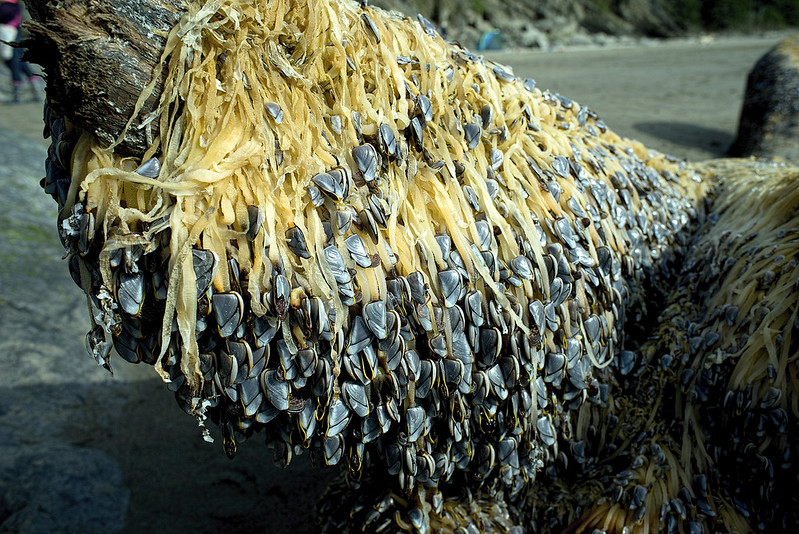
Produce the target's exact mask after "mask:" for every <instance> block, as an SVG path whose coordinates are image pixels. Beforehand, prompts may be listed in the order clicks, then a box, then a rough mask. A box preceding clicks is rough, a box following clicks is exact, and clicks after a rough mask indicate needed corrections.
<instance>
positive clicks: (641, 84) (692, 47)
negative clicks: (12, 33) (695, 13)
mask: <svg viewBox="0 0 799 534" xmlns="http://www.w3.org/2000/svg"><path fill="white" fill-rule="evenodd" d="M781 37H782V35H777V34H770V35H767V36H761V37H739V38H723V39H717V40H713V41H710V42H707V43H700V42H699V41H697V40H688V41H675V42H670V43H665V44H659V45H657V46H651V45H649V46H640V47H635V48H617V49H593V50H588V49H586V50H575V49H569V50H563V51H558V52H553V53H546V52H529V51H506V52H497V53H493V54H491V57H492V58H494V59H496V60H498V61H500V62H502V63H506V64H509V65H511V66H513V68H514V71H515V73H516V74H517V75H519V76H524V77H528V76H529V77H532V78H534V79H535V80H536V81H537V82H538V86H539V87H541V88H547V89H550V90H551V91H553V92H558V93H561V94H563V95H565V96H568V97H570V98H572V99H574V100H577V101H578V102H584V103H587V104H588V105H590V106H591V107H592V108H593V109H594V110H595V111H597V112H598V113H599V115H600V116H601V117H602V118H603V119H604V120H605V122H606V123H607V124H608V125H609V126H610V127H611V128H613V129H615V130H616V131H617V132H619V133H620V134H622V135H625V136H630V137H635V138H638V139H640V140H642V141H644V142H645V143H646V144H647V145H649V146H650V147H652V148H657V149H660V150H663V151H665V152H668V153H671V154H672V155H675V156H678V157H684V158H688V159H691V160H701V159H707V158H713V157H719V156H722V155H723V153H724V151H725V149H726V147H727V146H728V145H729V144H730V143H731V142H732V140H733V137H734V134H735V130H736V128H737V120H738V114H739V111H740V110H739V108H740V104H741V100H742V96H743V91H744V86H745V82H746V75H747V73H748V71H749V69H750V68H751V67H752V65H753V64H754V62H755V61H756V60H757V59H758V58H759V57H760V56H761V55H762V54H764V53H765V52H766V51H767V50H768V49H769V48H771V47H772V46H773V45H774V44H776V42H777V41H778V40H779V39H780V38H781ZM0 76H2V74H0ZM2 79H3V78H2V77H0V81H1V80H2ZM40 136H41V106H40V105H39V104H34V103H26V104H20V105H13V106H12V105H3V104H0V146H2V147H3V149H2V150H0V183H2V186H3V191H4V192H3V194H2V195H0V332H2V334H3V335H2V336H0V531H2V532H54V531H64V532H114V531H122V532H147V531H153V532H165V533H170V532H189V531H191V532H255V531H264V530H268V531H269V532H274V533H282V532H293V533H303V532H314V531H316V530H317V529H316V527H315V517H314V502H315V500H316V498H318V496H319V495H320V494H321V492H322V491H323V488H324V486H325V483H326V480H327V479H328V478H329V477H330V476H331V472H330V470H326V471H322V472H320V471H312V470H311V469H310V468H309V466H308V463H307V462H306V461H304V458H301V459H300V461H296V462H295V463H296V465H293V466H292V467H291V468H290V469H288V470H285V471H283V470H279V469H276V468H274V467H272V463H271V453H270V451H268V450H267V449H266V448H265V447H264V445H263V442H262V440H261V439H260V438H259V437H258V436H256V437H254V438H253V439H252V440H251V441H250V442H247V443H245V444H244V445H243V446H241V447H240V453H239V456H238V457H237V458H236V459H235V460H233V461H229V460H228V459H227V458H226V457H225V456H224V455H223V453H222V450H221V446H220V445H219V440H217V443H216V444H213V445H208V444H206V443H204V442H203V441H202V440H201V438H200V432H199V431H198V430H197V427H196V425H195V423H194V421H193V420H192V419H191V418H190V417H188V416H186V415H185V414H183V413H182V411H181V410H180V409H179V408H178V406H177V405H176V403H175V401H174V400H173V397H172V394H171V393H169V392H168V391H167V390H166V388H165V387H164V385H163V384H161V383H160V381H159V380H158V379H157V378H156V375H155V373H154V372H153V371H152V370H151V369H149V368H145V367H143V366H132V365H130V364H127V363H125V362H123V361H122V360H119V359H117V360H116V361H117V363H116V371H117V374H116V375H115V376H114V377H111V376H110V375H108V374H107V373H106V372H105V371H103V370H102V369H99V368H98V367H97V366H96V365H95V363H94V361H93V360H92V359H91V358H90V357H89V356H88V355H87V354H86V352H85V349H84V348H83V337H84V335H85V332H86V330H87V328H88V318H87V316H86V309H85V298H83V297H82V296H81V292H80V291H79V289H78V288H77V287H76V286H75V285H74V284H73V282H72V280H71V279H70V277H69V275H68V272H67V266H66V264H65V263H64V262H63V261H61V259H60V258H61V255H62V253H63V249H62V247H61V246H60V244H59V242H58V238H57V237H56V232H55V228H54V227H55V216H56V214H55V204H54V203H53V202H52V200H51V199H50V198H49V197H46V196H45V195H44V193H43V192H42V191H41V189H40V188H39V185H38V181H39V179H40V177H41V176H43V161H44V157H45V148H44V147H45V146H46V144H45V143H44V141H43V140H42V139H41V137H40ZM67 509H69V510H71V511H70V512H65V510H67Z"/></svg>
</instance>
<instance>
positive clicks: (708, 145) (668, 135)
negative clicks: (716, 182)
mask: <svg viewBox="0 0 799 534" xmlns="http://www.w3.org/2000/svg"><path fill="white" fill-rule="evenodd" d="M633 127H634V128H635V129H636V130H638V131H639V132H643V133H645V134H647V135H651V136H654V137H658V138H660V139H663V140H665V141H669V142H671V143H674V144H677V145H680V146H686V147H692V148H701V149H703V150H706V151H708V152H710V153H711V154H712V155H713V157H724V156H725V155H726V154H727V148H728V147H729V146H730V145H731V144H732V142H733V140H734V137H735V136H734V135H733V134H731V133H730V132H726V131H724V130H718V129H715V128H706V127H703V126H697V125H696V124H691V123H688V122H676V121H650V122H637V123H635V124H634V125H633Z"/></svg>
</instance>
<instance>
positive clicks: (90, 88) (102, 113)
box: [23, 0, 187, 155]
mask: <svg viewBox="0 0 799 534" xmlns="http://www.w3.org/2000/svg"><path fill="white" fill-rule="evenodd" d="M186 3H187V2H186V1H185V0H111V1H99V0H67V1H62V2H57V1H54V0H26V4H27V6H28V10H29V11H30V14H31V18H32V20H31V21H29V22H27V23H26V26H27V30H28V32H29V33H30V37H29V38H28V39H26V41H25V42H24V43H23V44H24V46H26V47H27V48H28V52H27V56H26V58H27V59H28V60H29V61H32V62H34V63H38V64H39V65H41V66H42V68H43V69H44V72H45V75H46V77H47V99H48V102H49V104H50V106H51V108H52V109H53V110H54V111H55V112H56V113H58V114H60V115H64V116H66V117H68V118H69V119H70V120H71V121H72V122H73V123H74V124H76V125H77V126H79V127H81V128H82V129H84V130H88V131H91V132H93V133H94V134H95V135H96V136H97V138H98V139H100V140H101V141H102V142H104V143H108V144H109V145H110V144H111V143H113V142H114V141H115V140H116V139H117V138H118V137H119V136H120V134H122V132H123V131H124V128H125V125H126V124H127V122H128V120H129V119H130V117H131V115H132V114H133V110H134V108H135V105H136V101H137V100H138V98H139V95H140V93H141V91H142V89H143V88H144V87H145V86H146V85H147V84H148V83H149V82H150V81H151V80H152V78H153V76H154V75H157V76H158V78H159V80H158V82H157V84H156V86H155V89H154V91H153V93H152V94H151V95H150V97H149V98H148V99H147V101H146V102H145V103H144V106H143V107H142V109H141V111H140V112H139V113H138V114H137V117H136V118H135V120H134V121H133V123H132V125H131V127H130V129H129V130H128V132H127V134H126V136H125V139H124V140H122V142H121V143H120V144H119V145H118V146H117V148H116V150H117V151H118V152H119V153H121V154H125V155H138V154H141V153H142V152H144V150H145V149H146V147H147V144H148V143H147V138H148V136H150V138H151V139H152V137H153V136H155V135H157V125H156V124H152V125H148V126H146V127H144V128H141V127H140V126H141V124H142V120H143V119H144V118H145V117H146V116H147V114H148V113H149V112H151V111H153V109H155V107H156V106H157V105H158V99H159V97H160V94H161V88H162V87H163V76H164V70H163V69H162V68H161V66H160V58H161V54H162V51H163V49H164V46H165V44H166V35H167V34H168V33H169V30H170V29H171V28H172V27H173V26H174V25H175V24H176V23H177V22H178V21H179V20H180V17H181V16H182V14H183V12H184V10H185V6H186ZM148 129H150V131H149V132H148Z"/></svg>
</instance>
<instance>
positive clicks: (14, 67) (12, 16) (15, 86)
mask: <svg viewBox="0 0 799 534" xmlns="http://www.w3.org/2000/svg"><path fill="white" fill-rule="evenodd" d="M20 22H22V9H21V8H20V5H19V1H18V0H4V1H2V2H0V24H6V25H8V26H10V27H11V28H13V29H15V30H16V33H15V38H14V42H15V43H18V42H19V40H20V33H19V24H20ZM22 53H23V50H22V49H21V48H14V50H13V53H12V54H11V57H10V58H9V59H6V60H5V64H6V65H7V66H8V69H9V70H10V71H11V83H12V88H11V90H12V93H11V101H12V102H14V103H16V102H19V101H20V95H19V91H20V87H21V86H22V85H23V79H22V77H23V76H24V77H25V79H26V80H27V82H28V84H29V85H30V88H31V98H32V100H39V93H38V89H37V86H36V83H37V82H38V80H39V77H38V76H36V75H35V74H34V73H33V71H32V70H31V67H30V65H29V64H28V63H27V62H25V61H22Z"/></svg>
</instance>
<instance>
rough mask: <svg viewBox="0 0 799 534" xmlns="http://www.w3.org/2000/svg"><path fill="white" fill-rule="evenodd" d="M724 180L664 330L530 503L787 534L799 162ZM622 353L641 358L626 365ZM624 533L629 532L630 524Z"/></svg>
mask: <svg viewBox="0 0 799 534" xmlns="http://www.w3.org/2000/svg"><path fill="white" fill-rule="evenodd" d="M701 167H702V169H703V171H704V172H705V173H706V174H707V175H708V176H715V177H717V178H719V179H721V180H722V185H721V186H720V188H719V192H718V196H717V198H715V199H714V200H713V202H712V204H711V208H710V213H709V214H708V216H707V218H706V220H705V221H704V224H702V225H701V226H700V228H699V229H698V232H697V236H696V238H695V241H694V243H693V244H692V245H691V249H690V250H691V251H690V253H689V254H688V255H687V256H686V258H685V259H684V260H683V262H681V266H680V269H679V275H678V280H679V284H678V285H677V286H676V287H675V289H673V291H672V292H671V294H670V296H669V297H668V298H667V300H666V304H665V307H664V308H663V310H662V312H661V314H660V317H659V318H658V321H657V325H656V327H655V328H654V329H653V330H652V332H651V333H650V335H649V338H648V339H646V340H645V341H644V342H643V343H642V344H641V345H640V346H639V347H637V348H636V350H635V351H629V352H625V351H622V353H621V355H620V358H619V359H618V361H619V363H620V365H619V366H618V367H616V368H615V369H613V370H612V371H611V372H610V373H607V374H606V375H605V376H603V378H604V379H606V380H607V382H608V383H609V384H611V388H610V391H611V393H610V395H609V400H608V404H607V405H606V406H604V407H602V406H591V405H588V404H586V405H584V406H583V407H582V408H581V410H580V413H579V415H578V417H576V418H574V419H573V428H572V432H571V438H570V439H568V440H566V441H565V442H564V447H563V448H564V450H565V451H566V455H565V456H564V457H563V458H561V459H560V460H561V461H559V462H556V463H554V464H553V465H552V466H551V468H550V469H549V470H548V472H547V473H546V474H545V475H543V476H541V477H539V480H538V481H537V484H536V485H535V487H533V488H532V489H531V491H530V494H529V495H528V496H527V497H526V498H527V501H526V502H525V503H524V504H523V506H526V507H529V508H530V509H532V513H531V515H532V516H534V517H535V518H536V521H537V524H539V525H541V526H546V527H547V528H550V529H555V530H563V529H565V528H566V526H568V525H571V527H572V530H573V531H574V532H592V531H593V529H598V530H600V531H603V532H618V533H621V532H624V531H626V532H689V533H701V532H739V533H743V532H751V531H767V532H768V531H771V532H787V531H790V530H791V528H792V527H794V526H796V525H797V524H799V515H797V514H798V510H799V506H798V505H799V498H797V495H796V492H795V491H793V490H791V489H790V488H792V487H794V486H795V484H796V481H797V469H796V465H795V460H794V458H796V455H797V454H798V453H799V434H798V433H797V426H796V421H797V418H799V381H797V378H799V376H798V375H799V367H797V361H798V360H799V356H798V355H799V346H797V335H796V334H797V331H799V321H797V309H799V270H798V269H797V261H799V209H798V208H799V193H798V192H797V188H796V184H797V180H799V170H797V169H796V168H795V167H794V168H791V167H785V166H779V165H773V164H766V163H756V162H744V161H719V162H711V163H706V164H703V165H701ZM625 361H630V362H634V363H633V364H631V365H630V366H629V367H627V368H626V366H625V365H624V362H625ZM625 529H626V530H625Z"/></svg>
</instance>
